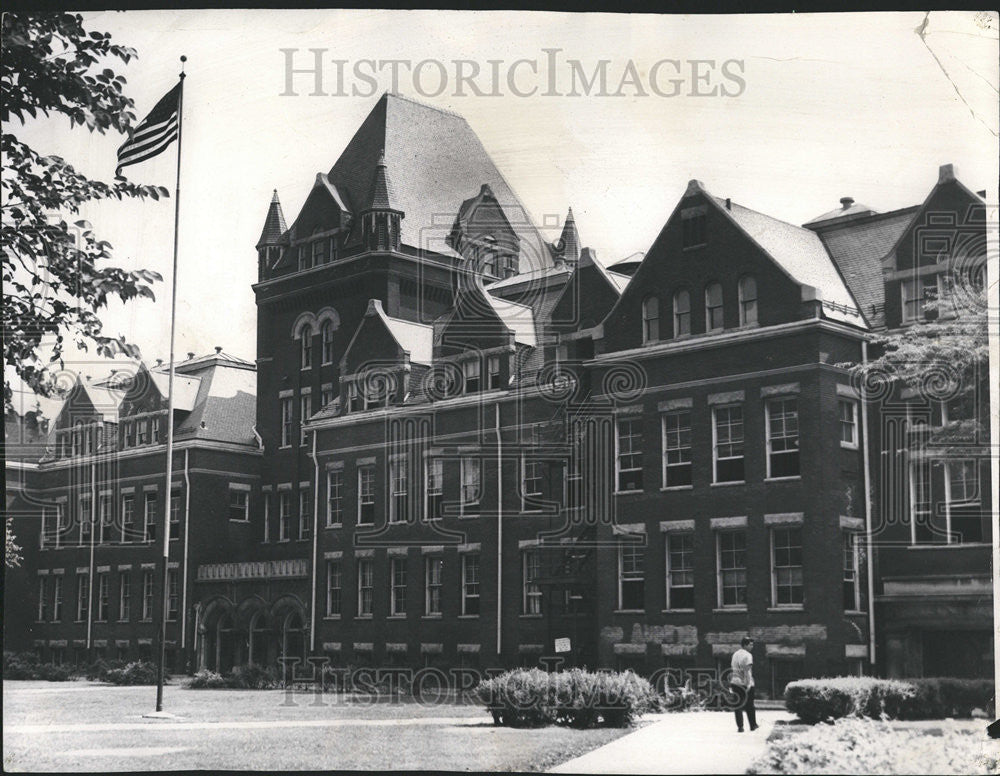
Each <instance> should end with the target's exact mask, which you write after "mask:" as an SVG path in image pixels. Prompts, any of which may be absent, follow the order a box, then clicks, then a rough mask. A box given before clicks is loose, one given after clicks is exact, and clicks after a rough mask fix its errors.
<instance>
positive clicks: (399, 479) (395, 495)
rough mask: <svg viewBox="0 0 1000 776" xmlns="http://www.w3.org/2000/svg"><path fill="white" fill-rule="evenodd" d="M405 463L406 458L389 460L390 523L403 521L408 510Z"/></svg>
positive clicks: (407, 482) (407, 481)
mask: <svg viewBox="0 0 1000 776" xmlns="http://www.w3.org/2000/svg"><path fill="white" fill-rule="evenodd" d="M407 463H408V461H407V460H406V458H394V459H393V460H391V461H389V487H390V493H391V496H392V498H391V499H390V500H389V522H390V523H402V522H404V521H405V520H406V518H407V514H408V512H409V480H408V477H407Z"/></svg>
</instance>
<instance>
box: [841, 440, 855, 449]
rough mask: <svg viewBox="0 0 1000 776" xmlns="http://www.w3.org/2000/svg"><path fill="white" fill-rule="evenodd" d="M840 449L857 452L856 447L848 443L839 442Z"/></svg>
mask: <svg viewBox="0 0 1000 776" xmlns="http://www.w3.org/2000/svg"><path fill="white" fill-rule="evenodd" d="M840 447H841V449H842V450H857V449H858V446H857V445H856V444H853V445H852V444H850V443H849V442H841V443H840Z"/></svg>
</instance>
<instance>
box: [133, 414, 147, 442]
mask: <svg viewBox="0 0 1000 776" xmlns="http://www.w3.org/2000/svg"><path fill="white" fill-rule="evenodd" d="M135 427H136V441H137V442H138V444H140V445H145V444H148V443H149V422H148V421H147V420H146V419H145V418H140V419H139V420H137V421H136V422H135Z"/></svg>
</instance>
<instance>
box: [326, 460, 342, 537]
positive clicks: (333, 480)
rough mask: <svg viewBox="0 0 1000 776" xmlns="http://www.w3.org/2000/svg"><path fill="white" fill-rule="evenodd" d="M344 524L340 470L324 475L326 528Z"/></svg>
mask: <svg viewBox="0 0 1000 776" xmlns="http://www.w3.org/2000/svg"><path fill="white" fill-rule="evenodd" d="M343 522H344V472H343V471H341V470H340V469H337V470H336V471H329V472H327V473H326V527H327V528H332V527H333V526H335V525H340V524H341V523H343Z"/></svg>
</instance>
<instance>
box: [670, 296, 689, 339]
mask: <svg viewBox="0 0 1000 776" xmlns="http://www.w3.org/2000/svg"><path fill="white" fill-rule="evenodd" d="M690 333H691V292H690V291H688V290H687V289H686V288H681V289H678V290H677V291H675V292H674V336H675V337H682V336H684V335H685V334H690Z"/></svg>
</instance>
